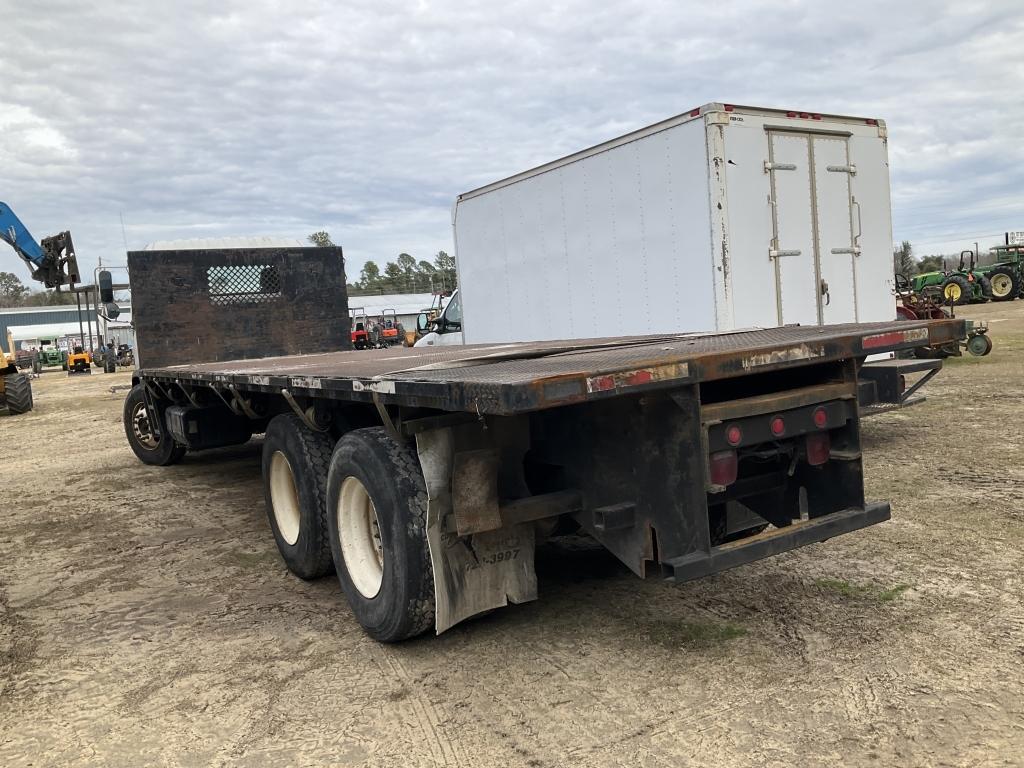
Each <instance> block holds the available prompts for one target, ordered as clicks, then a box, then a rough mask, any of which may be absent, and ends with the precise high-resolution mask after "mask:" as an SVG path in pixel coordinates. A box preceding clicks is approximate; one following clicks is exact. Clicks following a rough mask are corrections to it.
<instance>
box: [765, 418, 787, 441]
mask: <svg viewBox="0 0 1024 768" xmlns="http://www.w3.org/2000/svg"><path fill="white" fill-rule="evenodd" d="M768 428H769V429H771V431H772V434H773V435H774V436H775V437H782V436H783V435H784V434H786V422H785V420H783V418H782V417H781V416H776V417H774V418H773V419H772V420H771V422H770V423H769V424H768Z"/></svg>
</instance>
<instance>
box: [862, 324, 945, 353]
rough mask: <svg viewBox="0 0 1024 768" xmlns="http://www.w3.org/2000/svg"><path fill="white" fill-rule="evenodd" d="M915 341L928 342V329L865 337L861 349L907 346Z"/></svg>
mask: <svg viewBox="0 0 1024 768" xmlns="http://www.w3.org/2000/svg"><path fill="white" fill-rule="evenodd" d="M913 341H924V342H927V341H928V329H927V328H914V329H913V330H910V331H891V332H889V333H876V334H875V335H873V336H865V337H864V338H863V339H861V342H860V346H861V349H878V348H879V347H891V346H895V345H897V344H907V343H909V342H913Z"/></svg>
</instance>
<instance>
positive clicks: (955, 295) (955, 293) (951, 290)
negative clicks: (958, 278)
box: [943, 283, 962, 301]
mask: <svg viewBox="0 0 1024 768" xmlns="http://www.w3.org/2000/svg"><path fill="white" fill-rule="evenodd" d="M961 293H962V291H961V290H960V286H959V285H957V284H956V283H950V284H949V285H947V286H946V290H945V291H943V295H945V297H946V298H947V299H952V300H953V301H958V300H959V299H960V294H961Z"/></svg>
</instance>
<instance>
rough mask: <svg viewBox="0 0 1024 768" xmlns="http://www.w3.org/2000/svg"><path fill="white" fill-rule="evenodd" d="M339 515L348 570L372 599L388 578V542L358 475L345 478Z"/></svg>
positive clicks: (354, 580) (364, 593) (357, 587)
mask: <svg viewBox="0 0 1024 768" xmlns="http://www.w3.org/2000/svg"><path fill="white" fill-rule="evenodd" d="M336 515H337V522H338V538H339V539H340V542H339V543H340V544H341V554H342V557H343V558H344V560H345V570H346V571H348V575H349V577H350V578H351V579H352V584H353V585H354V586H355V588H356V589H357V590H358V591H359V594H361V595H362V596H363V597H365V598H367V599H368V600H372V599H373V598H374V597H376V596H377V593H378V592H380V587H381V584H382V583H383V581H384V542H383V540H382V539H381V535H380V523H379V522H378V520H377V509H376V507H374V505H373V501H372V500H371V499H370V494H369V493H367V491H366V488H365V487H364V486H363V484H362V483H361V482H360V481H359V479H358V478H355V477H351V476H349V477H346V478H345V480H344V482H342V484H341V493H340V494H339V495H338V508H337V510H336Z"/></svg>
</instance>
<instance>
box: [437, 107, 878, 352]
mask: <svg viewBox="0 0 1024 768" xmlns="http://www.w3.org/2000/svg"><path fill="white" fill-rule="evenodd" d="M453 226H454V235H455V250H456V259H457V263H458V274H459V286H460V294H461V295H460V298H461V301H462V317H463V322H462V327H461V330H462V332H463V336H464V340H465V342H466V343H470V344H472V343H483V342H488V343H489V342H500V341H540V340H551V339H566V338H586V337H595V336H611V335H632V334H651V333H671V332H679V331H727V330H733V329H737V328H747V327H754V326H760V327H767V326H779V325H788V324H792V323H799V324H804V325H806V324H834V323H848V322H875V321H886V320H891V319H893V318H894V317H895V303H894V300H893V274H892V224H891V215H890V200H889V165H888V152H887V143H886V129H885V124H884V122H883V121H882V120H875V119H871V118H855V117H842V116H837V115H822V114H816V113H807V112H787V111H784V110H775V109H760V108H753V107H741V106H732V105H725V104H709V105H706V106H704V107H701V108H699V109H695V110H693V111H691V112H689V113H686V114H684V115H680V116H677V117H674V118H671V119H669V120H665V121H663V122H661V123H657V124H655V125H652V126H649V127H647V128H644V129H641V130H638V131H635V132H633V133H630V134H628V135H626V136H622V137H621V138H618V139H614V140H612V141H608V142H605V143H604V144H600V145H598V146H596V147H592V148H591V149H587V150H584V151H582V152H578V153H576V154H574V155H570V156H568V157H565V158H562V159H561V160H556V161H554V162H551V163H548V164H546V165H543V166H540V167H538V168H535V169H533V170H530V171H526V172H524V173H520V174H518V175H516V176H512V177H510V178H508V179H504V180H502V181H498V182H495V183H493V184H490V185H488V186H485V187H481V188H480V189H476V190H474V191H472V192H467V193H465V194H463V195H460V196H459V197H458V199H457V200H456V203H455V207H454V211H453Z"/></svg>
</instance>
